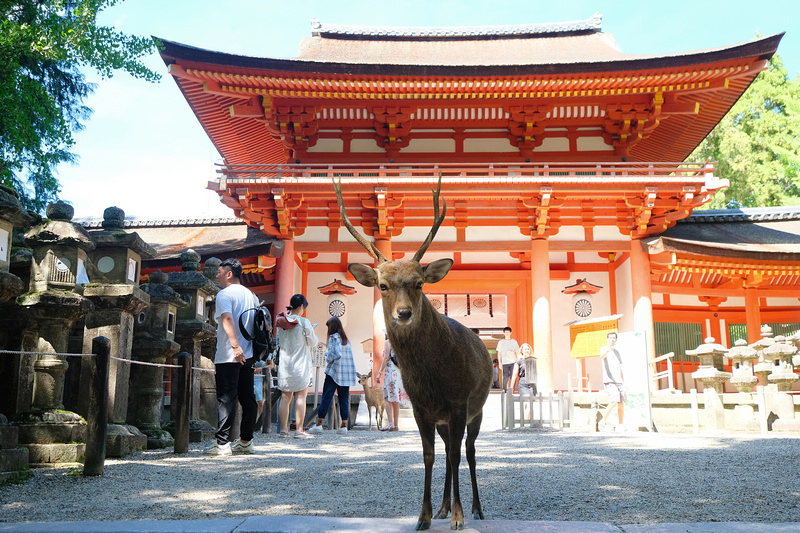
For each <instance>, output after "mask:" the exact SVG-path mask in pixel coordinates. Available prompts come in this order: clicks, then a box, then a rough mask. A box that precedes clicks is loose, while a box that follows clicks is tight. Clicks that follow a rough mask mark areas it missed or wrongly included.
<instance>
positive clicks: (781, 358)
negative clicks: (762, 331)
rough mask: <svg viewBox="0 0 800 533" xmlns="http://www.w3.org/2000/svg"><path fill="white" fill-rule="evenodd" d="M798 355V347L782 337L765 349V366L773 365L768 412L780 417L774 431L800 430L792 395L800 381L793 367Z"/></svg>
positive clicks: (774, 422) (768, 394)
mask: <svg viewBox="0 0 800 533" xmlns="http://www.w3.org/2000/svg"><path fill="white" fill-rule="evenodd" d="M796 353H797V347H796V346H794V344H791V343H789V342H787V340H786V337H784V336H782V335H778V336H777V337H775V343H774V344H772V345H771V346H767V347H766V348H764V364H765V365H766V364H771V365H772V372H770V374H769V375H768V376H767V383H768V385H767V386H766V387H765V388H766V392H767V394H766V399H767V410H768V412H772V413H774V414H776V415H777V416H778V419H777V420H774V421H773V422H772V430H773V431H798V430H800V421H798V420H795V415H794V400H793V398H792V395H791V394H790V393H791V390H792V385H793V384H794V383H795V382H796V381H797V380H798V379H800V376H798V375H797V374H795V373H794V366H793V365H792V356H793V355H794V354H796Z"/></svg>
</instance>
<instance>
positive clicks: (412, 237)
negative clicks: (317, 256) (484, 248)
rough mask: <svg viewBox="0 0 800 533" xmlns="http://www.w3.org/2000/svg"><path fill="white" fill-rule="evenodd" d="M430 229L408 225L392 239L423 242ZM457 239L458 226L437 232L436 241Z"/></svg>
mask: <svg viewBox="0 0 800 533" xmlns="http://www.w3.org/2000/svg"><path fill="white" fill-rule="evenodd" d="M431 202H432V200H431ZM432 222H433V221H432V220H431V223H432ZM406 223H408V219H406ZM345 231H347V230H345ZM430 231H431V228H430V226H424V227H422V226H406V227H405V228H403V233H401V234H400V235H397V236H396V237H392V241H393V242H417V243H420V244H422V241H424V240H425V238H426V237H427V236H428V233H430ZM350 238H351V239H352V238H353V237H352V236H351V237H350ZM368 240H369V239H368ZM457 240H458V237H457V236H456V228H454V227H440V228H439V231H437V232H436V242H456V241H457Z"/></svg>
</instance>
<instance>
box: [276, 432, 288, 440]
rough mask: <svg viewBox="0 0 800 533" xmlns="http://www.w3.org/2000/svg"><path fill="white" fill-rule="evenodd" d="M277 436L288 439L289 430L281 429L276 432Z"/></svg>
mask: <svg viewBox="0 0 800 533" xmlns="http://www.w3.org/2000/svg"><path fill="white" fill-rule="evenodd" d="M278 436H279V437H280V438H282V439H288V438H289V432H288V431H281V432H280V433H278Z"/></svg>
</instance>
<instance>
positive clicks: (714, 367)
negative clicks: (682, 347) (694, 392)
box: [686, 337, 732, 430]
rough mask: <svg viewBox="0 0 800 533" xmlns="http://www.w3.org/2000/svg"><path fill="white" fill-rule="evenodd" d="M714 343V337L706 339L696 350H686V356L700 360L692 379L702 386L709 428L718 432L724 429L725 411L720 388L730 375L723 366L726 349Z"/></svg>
mask: <svg viewBox="0 0 800 533" xmlns="http://www.w3.org/2000/svg"><path fill="white" fill-rule="evenodd" d="M714 341H715V339H714V337H707V338H706V339H705V343H703V344H701V345H700V346H698V347H697V348H696V349H694V350H686V355H691V356H697V357H699V358H700V368H698V369H697V370H696V371H695V372H692V377H693V378H694V379H696V380H697V381H699V382H701V383H702V384H703V394H704V396H705V411H706V416H707V419H708V425H709V427H710V428H712V429H717V430H719V429H724V428H725V410H724V407H723V405H722V398H721V396H720V395H721V394H722V386H723V384H724V383H725V382H726V381H728V380H729V379H731V376H732V375H731V373H730V372H726V371H725V367H724V366H723V358H724V357H725V354H726V353H727V352H728V349H727V348H725V347H724V346H722V345H721V344H717V343H716V342H714Z"/></svg>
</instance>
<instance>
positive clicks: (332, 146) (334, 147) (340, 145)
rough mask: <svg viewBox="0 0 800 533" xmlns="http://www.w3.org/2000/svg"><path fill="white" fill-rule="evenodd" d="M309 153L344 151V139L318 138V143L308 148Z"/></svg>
mask: <svg viewBox="0 0 800 533" xmlns="http://www.w3.org/2000/svg"><path fill="white" fill-rule="evenodd" d="M308 151H309V153H314V152H335V153H338V154H340V153H342V151H344V141H343V140H342V139H317V143H316V144H315V145H314V146H312V147H311V148H309V149H308Z"/></svg>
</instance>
